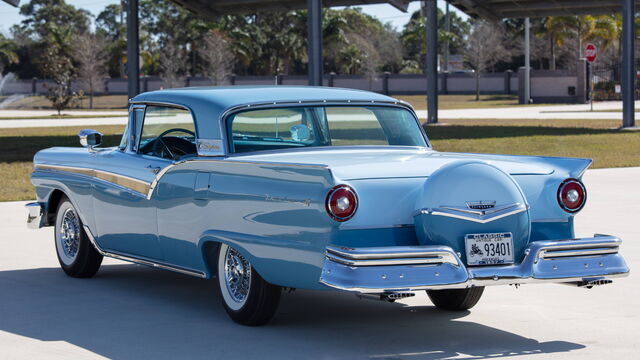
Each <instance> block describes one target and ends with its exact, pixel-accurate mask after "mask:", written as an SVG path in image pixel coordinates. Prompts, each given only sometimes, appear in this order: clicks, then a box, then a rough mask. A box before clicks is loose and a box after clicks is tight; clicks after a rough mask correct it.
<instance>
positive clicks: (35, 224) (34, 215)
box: [25, 202, 45, 229]
mask: <svg viewBox="0 0 640 360" xmlns="http://www.w3.org/2000/svg"><path fill="white" fill-rule="evenodd" d="M25 207H26V208H27V210H29V215H27V227H29V229H40V228H42V227H44V220H45V216H44V207H43V206H42V204H40V203H39V202H32V203H28V204H26V205H25Z"/></svg>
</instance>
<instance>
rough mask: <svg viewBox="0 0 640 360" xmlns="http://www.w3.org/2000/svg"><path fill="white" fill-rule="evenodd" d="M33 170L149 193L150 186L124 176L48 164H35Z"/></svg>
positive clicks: (144, 193) (144, 182)
mask: <svg viewBox="0 0 640 360" xmlns="http://www.w3.org/2000/svg"><path fill="white" fill-rule="evenodd" d="M34 170H50V171H62V172H69V173H74V174H80V175H85V176H89V177H93V178H96V179H100V180H103V181H106V182H109V183H112V184H116V185H119V186H122V187H124V188H127V189H129V190H133V191H135V192H137V193H140V194H143V195H146V194H147V193H148V192H149V186H150V184H149V183H148V182H146V181H144V180H139V179H135V178H132V177H129V176H126V175H120V174H116V173H112V172H108V171H103V170H95V169H90V168H83V167H75V166H64V165H50V164H36V165H34Z"/></svg>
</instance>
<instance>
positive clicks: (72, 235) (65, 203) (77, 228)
mask: <svg viewBox="0 0 640 360" xmlns="http://www.w3.org/2000/svg"><path fill="white" fill-rule="evenodd" d="M54 236H55V242H56V254H57V255H58V262H60V267H61V268H62V270H64V272H65V273H66V274H67V275H69V276H71V277H77V278H88V277H92V276H93V275H95V274H96V272H98V269H99V268H100V264H101V263H102V255H100V254H99V253H98V252H97V251H96V249H95V248H94V247H93V245H92V244H91V243H90V242H89V238H88V237H87V234H86V233H85V232H84V228H83V226H82V220H80V217H79V216H78V212H77V211H76V208H75V207H74V206H73V204H72V203H71V201H69V199H67V198H62V199H61V201H60V205H58V210H57V212H56V226H55V234H54Z"/></svg>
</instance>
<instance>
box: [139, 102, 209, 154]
mask: <svg viewBox="0 0 640 360" xmlns="http://www.w3.org/2000/svg"><path fill="white" fill-rule="evenodd" d="M138 134H139V136H138V137H139V140H138V144H139V145H138V149H139V150H138V152H139V153H142V154H146V155H151V156H157V157H162V158H165V159H172V160H179V159H181V158H184V157H188V156H194V155H196V153H197V149H196V145H195V143H196V129H195V125H194V123H193V118H192V117H191V113H190V112H189V111H188V110H184V109H178V108H173V107H168V106H147V108H146V111H145V112H144V121H143V122H142V129H141V131H139V132H138Z"/></svg>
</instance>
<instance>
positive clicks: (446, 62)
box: [442, 1, 451, 93]
mask: <svg viewBox="0 0 640 360" xmlns="http://www.w3.org/2000/svg"><path fill="white" fill-rule="evenodd" d="M445 4H446V5H445V11H444V31H446V32H447V36H445V38H444V55H443V56H442V63H443V65H442V69H443V70H442V71H444V72H445V73H448V72H449V33H450V32H451V18H450V17H451V14H449V2H448V1H447V2H445ZM445 93H446V91H445Z"/></svg>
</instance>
